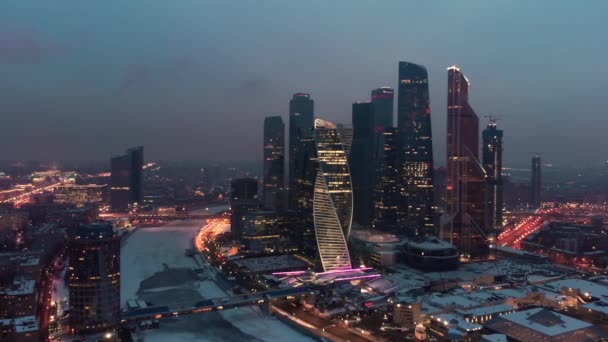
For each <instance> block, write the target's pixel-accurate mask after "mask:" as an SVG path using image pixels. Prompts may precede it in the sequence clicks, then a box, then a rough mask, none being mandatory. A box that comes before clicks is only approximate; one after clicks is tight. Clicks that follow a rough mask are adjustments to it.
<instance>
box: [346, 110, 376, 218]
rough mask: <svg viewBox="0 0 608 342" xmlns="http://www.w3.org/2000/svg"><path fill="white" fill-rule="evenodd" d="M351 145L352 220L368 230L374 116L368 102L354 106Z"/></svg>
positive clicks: (371, 191)
mask: <svg viewBox="0 0 608 342" xmlns="http://www.w3.org/2000/svg"><path fill="white" fill-rule="evenodd" d="M352 108H353V111H352V120H353V121H352V122H353V143H352V151H351V152H352V153H351V154H350V158H349V166H350V170H351V174H352V180H353V198H354V208H355V210H354V214H353V221H354V222H355V223H356V224H359V225H361V226H364V227H369V225H370V224H371V221H372V213H373V210H372V208H373V197H372V194H373V188H374V173H375V160H374V151H373V150H374V140H375V139H374V138H375V130H374V116H373V112H372V104H371V103H370V102H357V103H353V107H352Z"/></svg>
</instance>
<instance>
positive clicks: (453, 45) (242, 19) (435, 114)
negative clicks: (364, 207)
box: [0, 0, 608, 167]
mask: <svg viewBox="0 0 608 342" xmlns="http://www.w3.org/2000/svg"><path fill="white" fill-rule="evenodd" d="M606 13H608V1H604V0H597V1H591V0H587V1H555V0H547V1H537V0H535V1H530V0H521V1H513V0H510V1H502V2H500V3H499V2H498V1H485V0H480V1H405V0H398V1H353V0H344V1H326V0H325V1H278V0H277V1H245V0H243V1H206V0H178V1H167V0H128V1H125V0H104V1H76V0H62V1H40V0H35V1H34V0H2V1H1V3H0V146H1V147H2V148H1V149H0V160H8V159H40V160H58V159H66V160H103V159H106V158H108V157H109V156H110V155H113V154H116V153H120V152H122V151H123V150H124V149H125V148H127V147H129V146H132V145H144V146H145V149H146V159H164V160H184V159H186V160H255V159H261V155H262V146H261V144H262V125H263V118H264V116H267V115H283V117H284V119H285V121H286V124H287V111H288V102H289V99H290V97H291V94H292V93H294V92H299V91H304V92H309V93H311V95H312V97H313V98H314V100H315V105H316V112H317V115H319V116H321V117H323V118H327V119H329V120H333V121H337V122H343V123H350V120H351V103H352V102H354V101H362V100H367V99H369V92H370V90H371V89H373V88H375V87H378V86H385V85H386V86H392V87H396V86H397V64H398V61H400V60H404V61H411V62H414V63H418V64H423V65H425V66H426V67H427V69H428V71H429V76H430V80H429V81H430V92H431V112H432V121H433V139H434V148H435V160H436V162H437V163H438V164H444V160H445V134H446V108H445V106H446V87H447V71H446V67H448V66H450V65H453V64H457V65H459V66H460V67H461V68H462V70H463V72H464V73H465V74H466V75H467V77H468V78H469V80H470V81H471V88H470V102H471V104H472V105H473V107H474V108H475V110H476V111H477V114H478V115H479V116H480V118H481V119H482V120H481V122H482V126H485V124H486V122H487V120H486V119H485V118H483V116H484V115H495V116H501V117H502V120H501V121H499V122H498V124H499V126H501V127H502V128H503V129H504V130H505V134H504V135H505V152H504V159H505V164H507V165H510V166H519V167H521V166H524V167H525V166H528V164H529V159H530V157H531V155H532V154H533V153H534V152H540V153H542V154H543V157H544V159H545V161H546V162H551V163H553V164H555V165H563V166H576V165H581V166H591V165H598V164H600V163H601V162H602V161H604V160H606V159H608V134H607V128H608V113H607V110H606V97H607V96H608V86H607V84H608V82H607V80H608V67H606V63H608V61H607V57H608V26H607V24H606V21H605V18H606ZM395 117H396V113H395Z"/></svg>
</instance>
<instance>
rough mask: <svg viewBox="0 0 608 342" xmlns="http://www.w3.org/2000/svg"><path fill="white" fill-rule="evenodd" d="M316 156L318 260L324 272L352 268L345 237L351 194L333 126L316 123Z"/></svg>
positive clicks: (315, 189)
mask: <svg viewBox="0 0 608 342" xmlns="http://www.w3.org/2000/svg"><path fill="white" fill-rule="evenodd" d="M314 133H315V134H314V137H315V146H316V152H317V167H316V180H315V185H314V202H313V220H314V227H315V235H316V240H317V246H318V253H319V259H320V262H321V267H322V268H323V270H324V271H331V270H336V269H345V268H350V267H351V261H350V254H349V252H348V246H347V243H346V241H348V236H349V234H350V229H351V225H352V215H353V193H352V186H351V179H350V171H349V167H348V161H347V157H346V152H345V150H344V145H343V144H342V141H341V138H340V134H339V133H338V130H337V129H336V125H335V124H333V123H331V122H329V121H326V120H322V119H315V123H314Z"/></svg>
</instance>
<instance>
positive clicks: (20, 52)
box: [0, 29, 65, 64]
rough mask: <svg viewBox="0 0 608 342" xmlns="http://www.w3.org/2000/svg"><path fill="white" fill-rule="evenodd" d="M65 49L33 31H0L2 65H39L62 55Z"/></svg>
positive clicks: (0, 61)
mask: <svg viewBox="0 0 608 342" xmlns="http://www.w3.org/2000/svg"><path fill="white" fill-rule="evenodd" d="M64 51H65V47H63V46H61V45H60V44H57V43H54V42H51V41H48V40H46V39H44V37H43V36H42V35H41V34H39V33H36V32H33V31H26V30H3V29H0V63H7V64H37V63H43V62H45V61H46V60H48V59H49V58H50V57H51V56H54V55H56V54H59V53H62V52H64Z"/></svg>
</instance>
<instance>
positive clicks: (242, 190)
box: [230, 178, 260, 239]
mask: <svg viewBox="0 0 608 342" xmlns="http://www.w3.org/2000/svg"><path fill="white" fill-rule="evenodd" d="M230 188H231V189H230V209H231V216H230V231H231V232H232V236H233V237H234V238H236V239H240V238H241V234H242V232H243V220H244V218H245V216H246V215H247V214H248V213H249V212H251V211H255V210H258V209H259V206H260V203H259V198H258V181H257V180H255V179H253V178H237V179H233V180H232V182H231V183H230Z"/></svg>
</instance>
